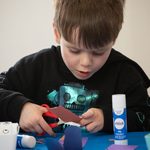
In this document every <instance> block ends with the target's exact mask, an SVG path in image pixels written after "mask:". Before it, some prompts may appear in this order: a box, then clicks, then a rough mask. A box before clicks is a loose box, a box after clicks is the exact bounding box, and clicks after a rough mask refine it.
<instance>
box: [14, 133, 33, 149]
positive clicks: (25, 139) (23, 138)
mask: <svg viewBox="0 0 150 150" xmlns="http://www.w3.org/2000/svg"><path fill="white" fill-rule="evenodd" d="M35 145H36V139H35V137H34V136H30V135H24V134H22V135H21V134H20V135H17V147H18V148H34V147H35Z"/></svg>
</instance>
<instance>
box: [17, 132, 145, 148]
mask: <svg viewBox="0 0 150 150" xmlns="http://www.w3.org/2000/svg"><path fill="white" fill-rule="evenodd" d="M146 134H148V132H129V133H128V144H129V145H138V148H137V150H146V144H145V140H144V135H146ZM62 135H63V134H62V133H57V136H56V137H55V138H53V137H50V136H45V137H41V138H44V139H48V140H54V139H56V140H59V139H60V138H61V136H62ZM82 136H83V137H88V141H87V143H86V145H85V146H84V148H83V150H106V149H107V147H108V146H109V145H111V144H113V141H112V139H113V138H114V135H112V134H107V133H101V132H100V133H95V134H90V133H87V132H83V133H82ZM17 150H21V149H17ZM24 150H25V149H24ZM26 150H27V149H26ZM28 150H29V149H28ZM34 150H48V148H47V146H46V145H45V144H44V143H43V144H37V145H36V147H35V148H34Z"/></svg>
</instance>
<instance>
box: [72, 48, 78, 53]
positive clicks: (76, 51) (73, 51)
mask: <svg viewBox="0 0 150 150" xmlns="http://www.w3.org/2000/svg"><path fill="white" fill-rule="evenodd" d="M70 51H71V52H72V53H75V54H78V53H80V51H79V50H77V49H72V48H71V49H70Z"/></svg>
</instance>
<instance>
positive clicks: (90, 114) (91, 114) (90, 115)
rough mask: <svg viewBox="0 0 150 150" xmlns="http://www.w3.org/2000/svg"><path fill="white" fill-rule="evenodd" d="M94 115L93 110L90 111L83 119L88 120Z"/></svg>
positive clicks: (83, 115)
mask: <svg viewBox="0 0 150 150" xmlns="http://www.w3.org/2000/svg"><path fill="white" fill-rule="evenodd" d="M93 115H94V112H93V111H92V110H88V111H87V112H85V113H84V114H82V116H81V117H82V118H83V119H86V118H90V117H92V116H93Z"/></svg>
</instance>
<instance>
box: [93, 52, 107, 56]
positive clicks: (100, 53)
mask: <svg viewBox="0 0 150 150" xmlns="http://www.w3.org/2000/svg"><path fill="white" fill-rule="evenodd" d="M104 53H105V52H93V55H95V56H102V55H103V54H104Z"/></svg>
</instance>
